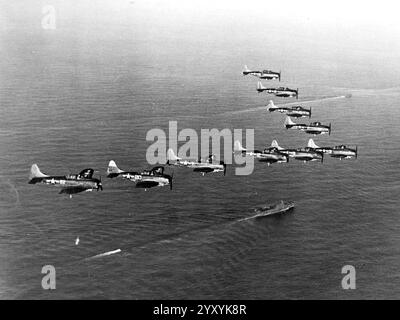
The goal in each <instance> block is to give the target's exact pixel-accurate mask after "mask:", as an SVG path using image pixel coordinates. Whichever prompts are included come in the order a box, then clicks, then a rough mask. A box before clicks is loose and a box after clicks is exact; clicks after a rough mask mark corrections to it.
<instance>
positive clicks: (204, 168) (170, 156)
mask: <svg viewBox="0 0 400 320" xmlns="http://www.w3.org/2000/svg"><path fill="white" fill-rule="evenodd" d="M214 160H215V157H214V156H213V155H209V157H208V159H207V160H202V159H198V160H197V161H194V160H190V159H182V158H180V157H178V156H177V155H176V154H175V152H174V150H172V149H168V151H167V165H173V166H178V167H186V168H191V169H193V171H194V172H200V173H201V174H202V175H203V176H204V175H205V174H206V173H211V172H223V173H224V175H226V164H225V163H224V162H223V161H219V162H215V161H214Z"/></svg>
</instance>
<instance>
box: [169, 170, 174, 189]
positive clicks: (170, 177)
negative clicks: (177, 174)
mask: <svg viewBox="0 0 400 320" xmlns="http://www.w3.org/2000/svg"><path fill="white" fill-rule="evenodd" d="M173 179H174V173H172V175H171V176H169V177H168V182H169V189H170V190H172V180H173Z"/></svg>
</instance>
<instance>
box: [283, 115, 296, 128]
mask: <svg viewBox="0 0 400 320" xmlns="http://www.w3.org/2000/svg"><path fill="white" fill-rule="evenodd" d="M293 125H295V123H294V122H293V120H292V118H290V117H286V119H285V126H286V127H288V126H293Z"/></svg>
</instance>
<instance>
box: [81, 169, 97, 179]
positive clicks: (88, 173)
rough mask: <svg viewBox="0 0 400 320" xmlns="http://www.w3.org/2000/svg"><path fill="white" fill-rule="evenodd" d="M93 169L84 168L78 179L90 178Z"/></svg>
mask: <svg viewBox="0 0 400 320" xmlns="http://www.w3.org/2000/svg"><path fill="white" fill-rule="evenodd" d="M93 173H94V170H93V169H90V168H89V169H85V170H82V171H81V172H80V173H79V176H78V178H79V179H92V177H93Z"/></svg>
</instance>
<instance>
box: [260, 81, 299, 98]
mask: <svg viewBox="0 0 400 320" xmlns="http://www.w3.org/2000/svg"><path fill="white" fill-rule="evenodd" d="M257 92H258V93H261V92H266V93H268V94H274V95H275V96H277V97H282V98H289V97H295V98H296V99H298V98H299V89H290V88H284V87H279V88H267V87H264V86H263V84H262V83H261V81H258V83H257Z"/></svg>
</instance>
